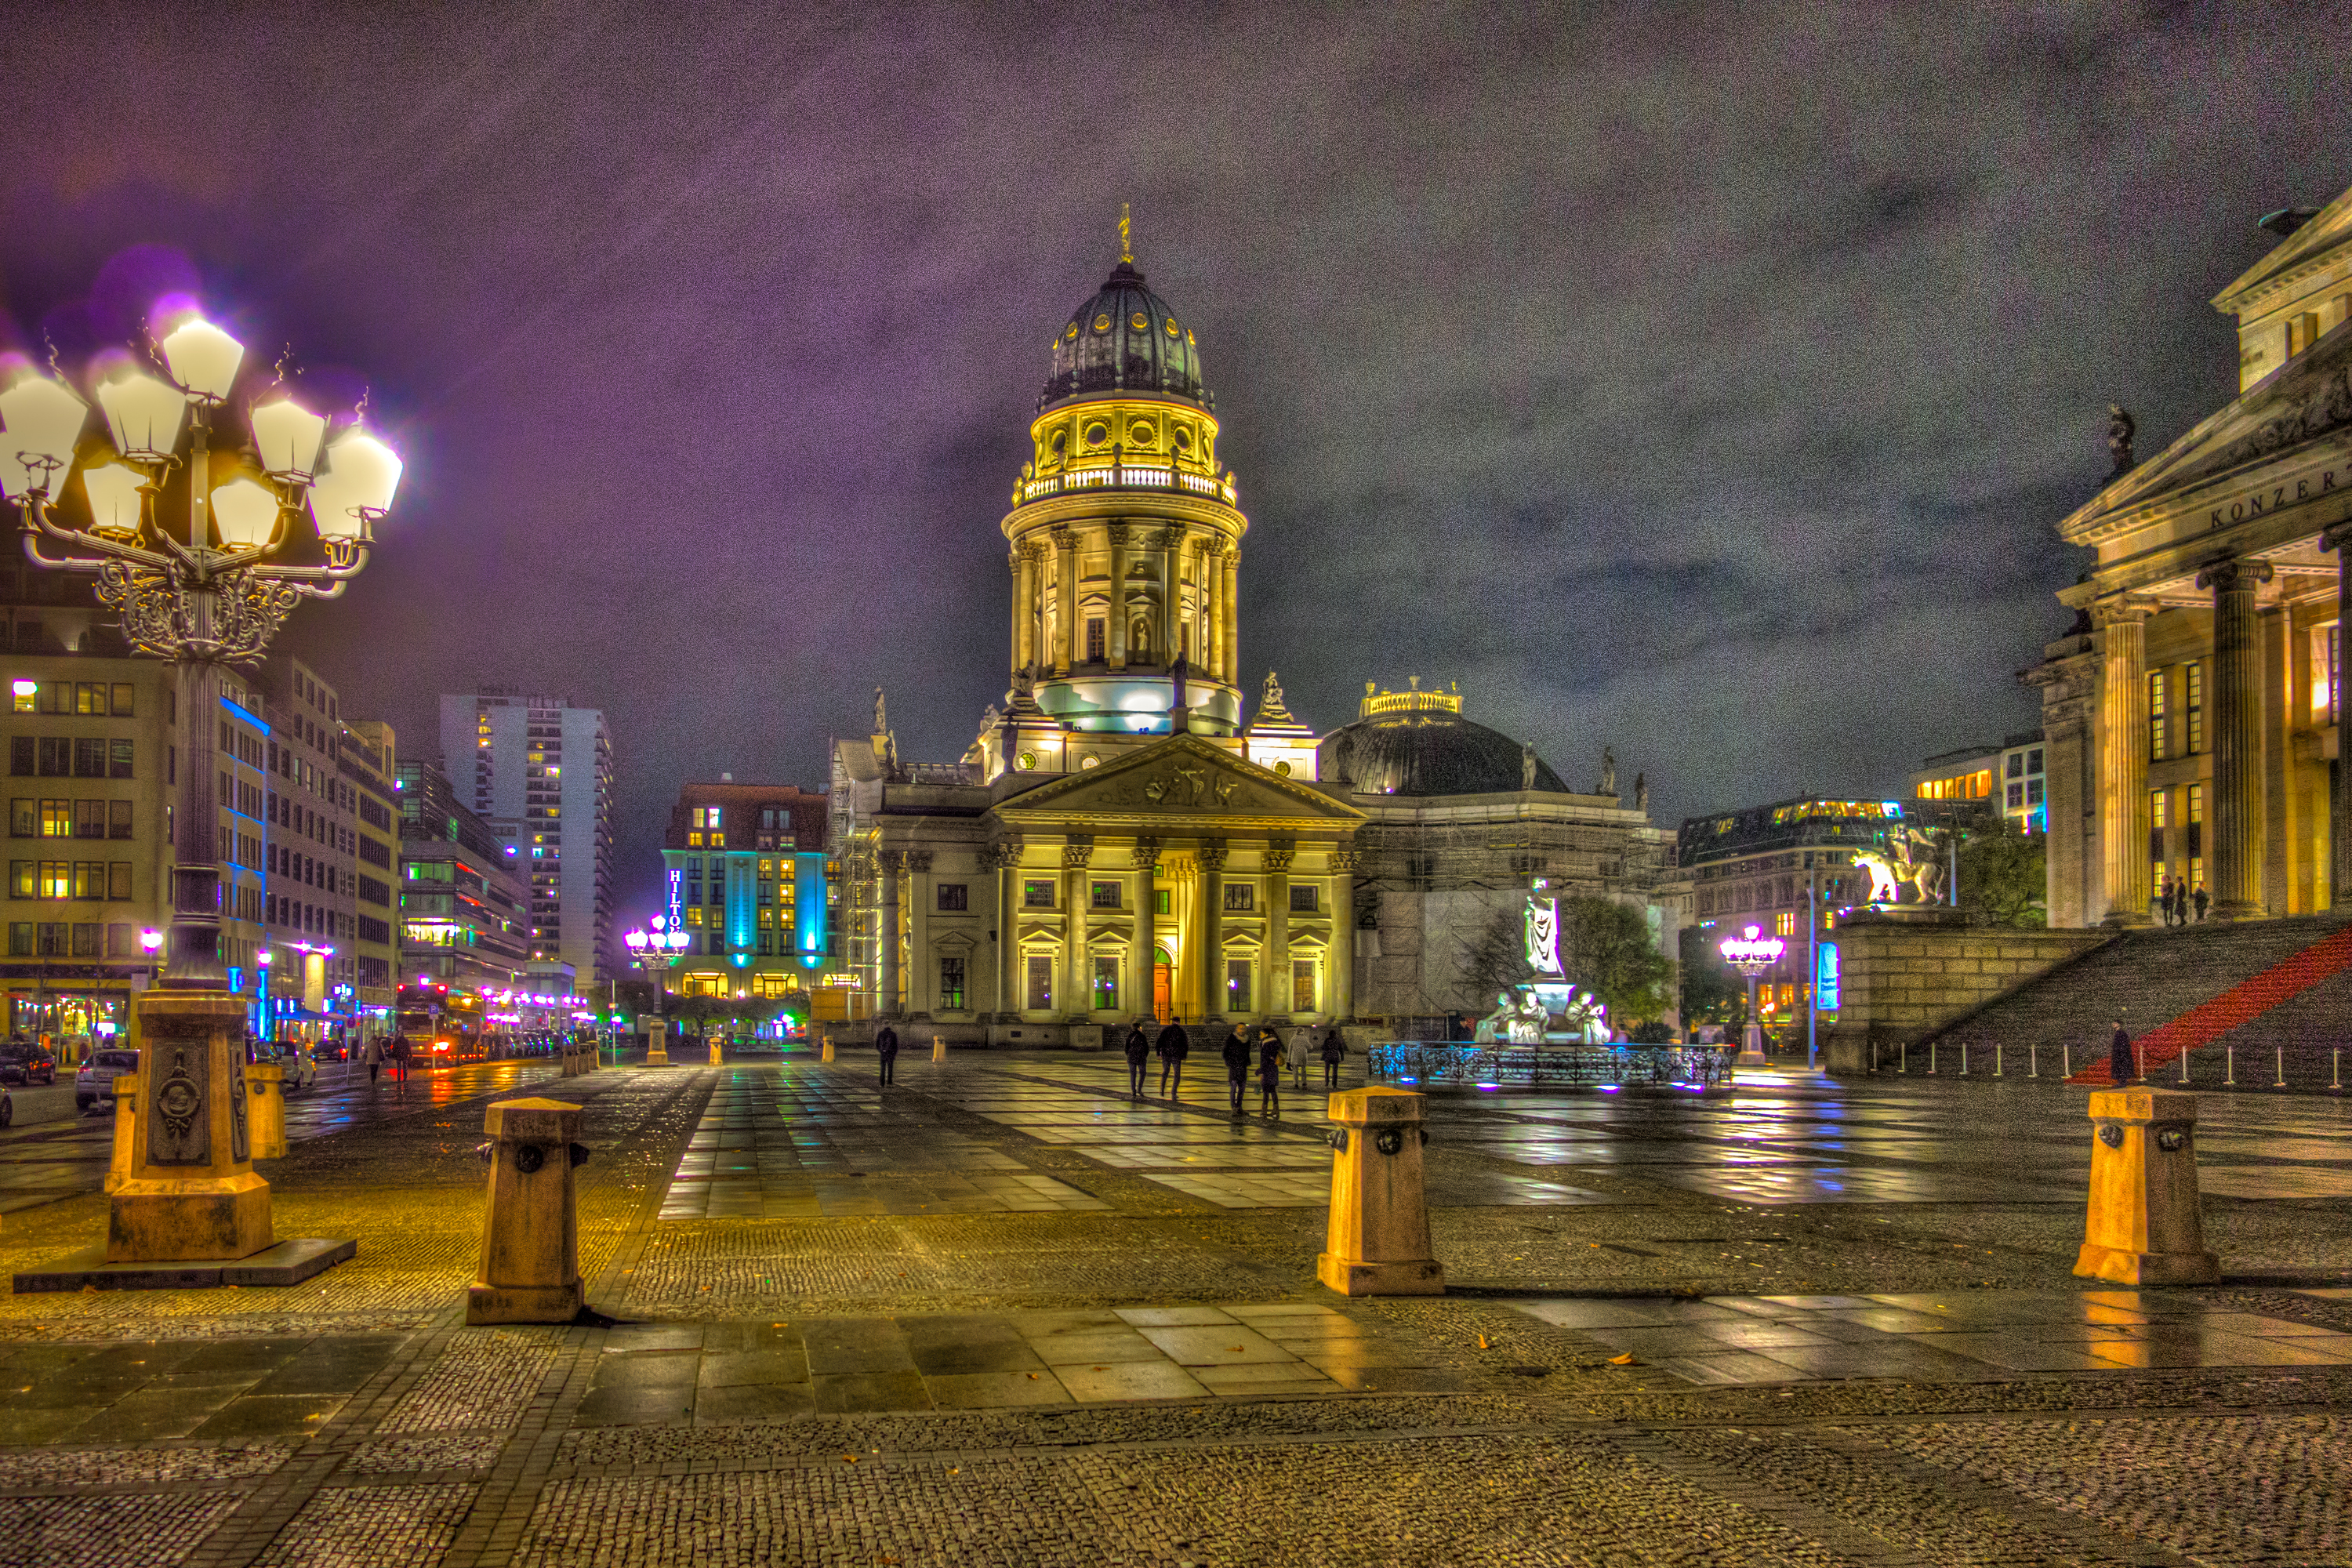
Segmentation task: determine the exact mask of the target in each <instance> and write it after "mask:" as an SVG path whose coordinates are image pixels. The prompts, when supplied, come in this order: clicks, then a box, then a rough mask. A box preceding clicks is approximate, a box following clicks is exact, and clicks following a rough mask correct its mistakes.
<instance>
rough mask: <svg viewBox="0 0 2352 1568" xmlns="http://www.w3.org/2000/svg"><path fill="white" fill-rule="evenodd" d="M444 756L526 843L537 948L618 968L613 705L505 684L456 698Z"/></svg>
mask: <svg viewBox="0 0 2352 1568" xmlns="http://www.w3.org/2000/svg"><path fill="white" fill-rule="evenodd" d="M441 758H442V766H443V768H444V769H445V770H446V773H447V774H448V777H449V781H450V783H451V784H452V785H453V786H454V787H455V788H456V790H457V795H458V798H459V799H460V800H462V801H463V802H464V803H465V804H466V805H467V806H469V807H470V808H471V809H472V810H473V812H474V814H475V815H476V816H479V817H481V818H482V819H484V820H485V821H487V822H488V823H489V824H490V826H492V828H493V829H494V830H495V831H496V832H497V833H498V834H499V837H501V838H503V839H504V840H505V841H506V842H507V843H509V844H511V845H513V846H514V847H515V859H516V863H517V866H518V868H519V869H520V871H521V873H522V875H523V876H524V878H525V879H526V882H527V885H528V887H529V889H530V907H529V913H530V931H529V934H530V955H531V956H532V957H533V958H540V959H560V960H562V962H564V963H569V964H571V965H572V971H573V973H575V974H577V975H578V976H579V977H580V982H581V984H583V985H585V984H589V983H590V982H591V980H592V979H593V982H594V983H595V984H603V983H604V981H605V980H606V979H607V978H609V977H610V974H611V973H612V971H613V967H614V943H613V743H612V737H611V735H610V733H609V732H608V731H606V730H605V728H604V714H603V712H601V711H600V710H596V709H593V708H575V707H573V706H572V700H571V699H570V698H568V697H546V696H532V695H530V694H527V693H522V692H516V691H508V690H502V689H498V688H495V687H486V688H484V689H481V690H479V691H475V692H464V693H457V694H451V695H445V696H444V697H443V698H442V699H441Z"/></svg>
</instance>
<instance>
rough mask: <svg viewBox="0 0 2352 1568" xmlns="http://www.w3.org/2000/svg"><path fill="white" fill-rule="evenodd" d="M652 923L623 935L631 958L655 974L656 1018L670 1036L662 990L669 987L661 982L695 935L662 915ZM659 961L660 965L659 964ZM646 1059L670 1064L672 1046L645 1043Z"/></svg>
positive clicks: (648, 1061) (660, 1064)
mask: <svg viewBox="0 0 2352 1568" xmlns="http://www.w3.org/2000/svg"><path fill="white" fill-rule="evenodd" d="M651 923H652V925H653V929H652V930H651V931H644V930H638V931H630V932H628V933H627V934H626V935H625V936H623V937H622V938H621V942H622V943H623V944H624V945H625V946H626V947H627V948H628V950H629V958H630V962H631V963H634V964H635V966H636V967H637V968H638V969H639V970H641V971H643V972H645V973H648V974H651V975H652V976H653V981H654V1022H655V1023H656V1024H659V1025H661V1026H662V1032H663V1035H664V1036H665V1037H667V1033H668V1024H667V1020H666V1019H665V1018H664V1016H663V1014H664V1008H663V1005H662V1003H663V992H664V990H665V989H666V988H665V987H664V985H663V984H662V980H661V977H662V976H663V975H664V974H666V973H668V972H669V969H670V967H671V966H672V965H673V964H675V963H677V961H678V960H679V959H681V958H684V957H685V956H686V950H687V948H688V946H689V945H690V944H691V943H692V942H693V941H694V938H693V937H692V936H690V935H689V934H688V932H687V931H686V930H685V928H684V927H682V926H680V927H674V926H672V925H671V924H670V923H669V921H667V919H666V918H664V917H663V916H660V915H656V916H655V917H654V918H653V921H652V922H651ZM656 965H659V968H656V967H655V966H656ZM668 1062H669V1047H668V1045H667V1043H666V1040H665V1041H664V1042H662V1043H655V1044H650V1045H648V1046H647V1047H646V1063H647V1064H648V1065H659V1066H667V1065H668Z"/></svg>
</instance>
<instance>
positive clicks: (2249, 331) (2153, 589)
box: [2024, 192, 2352, 925]
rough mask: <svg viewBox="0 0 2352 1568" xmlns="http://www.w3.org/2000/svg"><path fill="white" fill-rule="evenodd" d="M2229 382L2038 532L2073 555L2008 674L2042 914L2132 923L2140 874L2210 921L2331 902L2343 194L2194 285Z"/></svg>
mask: <svg viewBox="0 0 2352 1568" xmlns="http://www.w3.org/2000/svg"><path fill="white" fill-rule="evenodd" d="M2214 303H2215V305H2216V306H2217V307H2218V308H2219V309H2220V310H2222V311H2223V312H2224V313H2225V314H2228V315H2230V316H2232V317H2234V318H2235V319H2236V321H2237V325H2238V336H2239V363H2240V366H2241V384H2240V391H2239V395H2238V396H2237V398H2236V400H2235V401H2233V402H2231V404H2229V405H2227V406H2225V407H2223V408H2222V409H2221V410H2220V411H2219V412H2218V413H2216V414H2214V415H2212V416H2210V417H2208V418H2206V419H2204V420H2202V421H2201V422H2200V423H2199V424H2198V425H2197V426H2195V427H2194V428H2193V429H2191V430H2190V431H2189V433H2188V434H2186V435H2184V436H2182V437H2180V438H2179V439H2178V440H2176V441H2174V442H2173V443H2172V444H2171V445H2170V446H2169V447H2166V448H2165V449H2164V450H2163V451H2161V452H2159V453H2158V454H2157V455H2155V456H2154V457H2152V458H2148V459H2147V461H2145V462H2137V463H2136V462H2134V460H2133V457H2134V455H2133V452H2132V449H2131V441H2130V437H2131V434H2132V433H2131V431H2130V429H2129V426H2128V425H2127V424H2124V423H2122V422H2118V425H2117V431H2116V437H2114V441H2115V446H2116V458H2117V468H2116V472H2115V473H2114V474H2113V475H2111V476H2110V477H2109V479H2108V480H2107V481H2106V483H2105V486H2104V487H2103V488H2102V489H2100V491H2099V492H2098V494H2097V495H2096V496H2095V498H2094V499H2093V500H2090V501H2089V502H2087V503H2086V504H2084V506H2083V507H2081V508H2080V509H2079V510H2076V511H2075V512H2074V514H2073V515H2072V516H2070V517H2069V518H2067V519H2066V520H2065V521H2063V523H2062V524H2061V525H2060V527H2059V532H2060V535H2061V537H2063V539H2064V540H2065V541H2066V542H2068V543H2071V544H2074V545H2078V546H2081V547H2083V548H2084V549H2087V550H2089V551H2090V552H2092V553H2093V557H2094V560H2093V564H2092V568H2091V570H2090V572H2089V573H2087V574H2085V576H2084V579H2083V580H2082V581H2081V582H2079V583H2077V584H2074V585H2073V586H2071V587H2068V588H2066V589H2063V590H2062V591H2061V592H2060V593H2059V595H2058V597H2059V600H2060V601H2061V602H2062V603H2063V604H2064V605H2067V606H2068V607H2069V608H2071V609H2073V610H2074V611H2075V612H2076V613H2077V616H2078V617H2079V618H2078V620H2077V624H2076V626H2075V628H2074V630H2073V631H2071V632H2070V633H2069V634H2068V635H2067V636H2066V637H2063V638H2061V639H2060V640H2058V641H2057V642H2054V643H2052V644H2051V645H2049V647H2047V648H2046V649H2045V650H2044V654H2043V658H2042V662H2041V663H2040V664H2039V665H2037V666H2036V667H2035V668H2032V669H2031V670H2028V671H2027V672H2026V674H2025V677H2024V679H2026V680H2027V681H2028V682H2029V683H2030V684H2032V685H2034V686H2036V687H2039V688H2040V689H2041V690H2042V700H2043V725H2042V728H2043V731H2044V734H2045V735H2046V737H2047V741H2048V757H2049V769H2050V778H2049V795H2050V809H2049V824H2050V838H2049V867H2050V870H2049V877H2050V886H2049V913H2050V920H2051V923H2052V924H2053V925H2075V924H2100V923H2107V924H2114V925H2135V924H2141V923H2145V922H2146V921H2148V920H2149V919H2150V918H2151V911H2152V910H2154V908H2155V900H2156V893H2157V890H2158V884H2160V883H2161V882H2163V881H2166V880H2168V879H2171V880H2178V881H2179V882H2180V883H2181V884H2183V885H2184V886H2185V887H2187V888H2189V889H2191V890H2192V892H2193V891H2194V890H2196V889H2202V890H2203V892H2204V893H2205V896H2206V900H2207V916H2206V918H2207V919H2209V920H2218V921H2245V920H2259V919H2266V918H2278V917H2284V916H2287V915H2298V914H2309V913H2315V912H2317V911H2321V910H2329V909H2333V908H2339V907H2345V906H2346V905H2347V901H2352V842H2347V840H2352V834H2347V823H2352V794H2348V793H2347V792H2352V779H2347V771H2346V769H2345V767H2344V763H2343V758H2342V739H2341V734H2342V732H2341V726H2340V724H2339V718H2340V709H2341V681H2340V675H2341V668H2340V667H2341V662H2342V661H2341V651H2340V650H2341V643H2342V633H2343V628H2344V626H2345V617H2346V615H2347V610H2352V598H2347V593H2352V590H2347V584H2346V576H2345V562H2344V555H2343V551H2344V543H2345V541H2346V539H2347V535H2352V323H2348V321H2347V319H2352V192H2347V194H2346V195H2343V196H2339V197H2338V198H2337V199H2336V201H2335V202H2333V203H2331V204H2330V205H2328V206H2327V207H2326V208H2324V209H2323V210H2322V211H2321V212H2320V213H2319V214H2318V215H2317V216H2315V217H2312V218H2311V219H2310V220H2308V221H2307V222H2305V223H2304V224H2302V225H2301V226H2299V227H2297V228H2295V229H2294V231H2293V232H2292V233H2291V234H2290V235H2289V237H2288V238H2287V239H2286V241H2285V243H2284V244H2282V245H2280V246H2279V247H2277V248H2276V249H2274V250H2273V252H2272V253H2271V254H2270V255H2269V256H2267V257H2265V258H2263V260H2262V261H2261V262H2259V263H2257V264H2256V265H2255V266H2254V267H2253V268H2250V269H2249V270H2248V271H2247V272H2246V273H2245V274H2244V275H2243V276H2242V277H2241V278H2240V279H2237V280H2236V281H2235V282H2233V283H2232V284H2231V286H2230V287H2229V288H2228V289H2224V290H2223V291H2222V292H2221V295H2220V296H2218V297H2217V298H2216V299H2215V300H2214Z"/></svg>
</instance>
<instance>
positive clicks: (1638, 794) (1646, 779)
mask: <svg viewBox="0 0 2352 1568" xmlns="http://www.w3.org/2000/svg"><path fill="white" fill-rule="evenodd" d="M1633 809H1634V810H1635V811H1647V810H1649V809H1650V775H1649V774H1647V773H1635V774H1634V775H1633Z"/></svg>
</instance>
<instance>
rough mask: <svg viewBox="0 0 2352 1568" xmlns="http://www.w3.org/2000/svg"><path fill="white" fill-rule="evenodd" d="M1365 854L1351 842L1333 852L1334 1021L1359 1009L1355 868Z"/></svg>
mask: <svg viewBox="0 0 2352 1568" xmlns="http://www.w3.org/2000/svg"><path fill="white" fill-rule="evenodd" d="M1362 864H1363V854H1362V852H1361V851H1360V850H1359V849H1357V848H1355V847H1353V846H1352V845H1343V846H1342V847H1339V848H1338V849H1335V850H1333V851H1332V852H1331V976H1330V985H1329V993H1330V998H1331V1022H1333V1023H1334V1024H1344V1023H1346V1022H1347V1021H1348V1020H1349V1018H1351V1017H1353V1016H1355V1012H1356V872H1357V870H1358V868H1360V867H1361V865H1362Z"/></svg>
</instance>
